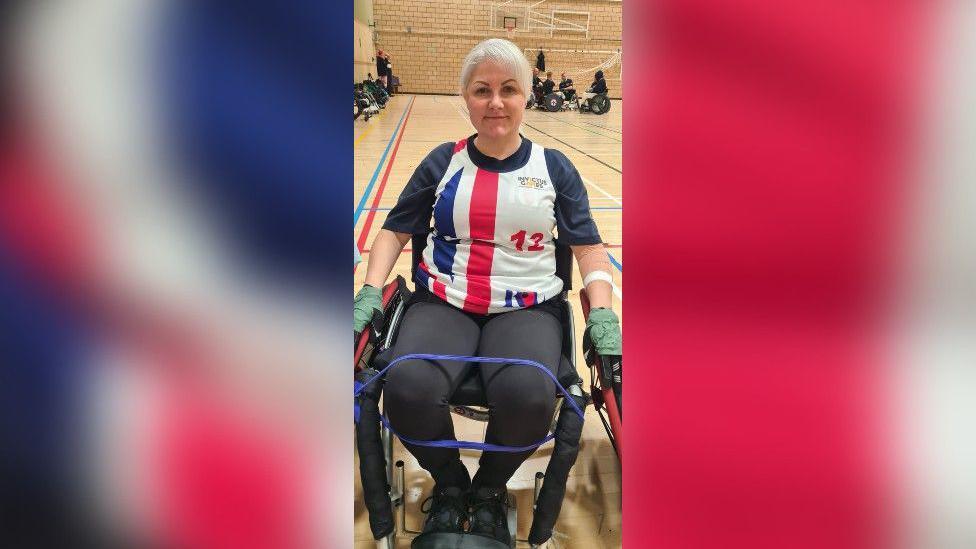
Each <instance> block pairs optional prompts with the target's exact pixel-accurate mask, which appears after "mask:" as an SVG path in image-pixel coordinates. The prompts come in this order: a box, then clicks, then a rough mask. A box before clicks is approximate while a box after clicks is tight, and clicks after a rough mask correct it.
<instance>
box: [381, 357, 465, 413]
mask: <svg viewBox="0 0 976 549" xmlns="http://www.w3.org/2000/svg"><path fill="white" fill-rule="evenodd" d="M431 370H432V369H431V368H430V367H429V364H428V363H426V362H424V361H420V360H410V361H404V362H403V363H401V364H399V365H397V367H396V368H393V369H391V370H390V372H389V373H388V374H387V376H386V381H385V383H384V385H383V394H384V399H385V401H386V403H387V406H388V407H390V408H393V409H397V410H402V409H410V410H411V411H414V410H416V411H422V410H424V409H427V408H436V407H438V406H443V405H444V404H445V403H446V400H447V396H448V395H447V393H448V392H449V391H450V383H449V381H448V380H447V379H440V380H439V379H438V377H439V372H436V371H431Z"/></svg>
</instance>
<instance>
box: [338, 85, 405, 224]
mask: <svg viewBox="0 0 976 549" xmlns="http://www.w3.org/2000/svg"><path fill="white" fill-rule="evenodd" d="M416 99H417V98H416V97H412V98H411V99H410V102H409V103H407V106H406V108H404V109H403V114H401V115H400V121H399V122H397V125H396V129H395V130H393V135H391V136H390V141H389V143H387V144H386V150H384V151H383V156H381V157H380V162H379V164H377V165H376V169H375V170H374V171H373V177H370V178H369V185H366V191H365V192H364V193H363V197H362V198H361V199H359V205H358V206H356V210H355V211H354V212H353V215H352V226H353V227H355V226H356V223H358V222H359V216H360V215H362V214H363V210H364V209H365V208H366V200H367V199H368V198H369V195H370V194H371V193H372V192H373V185H375V184H376V177H377V176H379V174H380V168H382V167H383V163H384V162H386V155H387V153H389V152H390V147H391V146H392V145H393V141H395V140H396V136H397V133H399V132H400V126H401V125H403V118H404V117H405V116H407V111H409V110H410V105H413V102H414V100H416Z"/></svg>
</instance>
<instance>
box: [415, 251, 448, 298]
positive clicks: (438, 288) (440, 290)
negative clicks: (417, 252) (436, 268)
mask: <svg viewBox="0 0 976 549" xmlns="http://www.w3.org/2000/svg"><path fill="white" fill-rule="evenodd" d="M418 267H419V268H420V269H421V270H423V271H424V272H425V273H427V276H429V277H430V280H431V282H432V283H433V284H431V285H432V286H433V287H434V295H436V296H437V297H439V298H441V299H443V300H444V301H447V286H445V285H444V283H443V282H441V281H440V280H437V277H436V276H435V275H434V273H432V272H430V268H429V267H427V263H425V262H423V261H421V262H420V264H419V265H418Z"/></svg>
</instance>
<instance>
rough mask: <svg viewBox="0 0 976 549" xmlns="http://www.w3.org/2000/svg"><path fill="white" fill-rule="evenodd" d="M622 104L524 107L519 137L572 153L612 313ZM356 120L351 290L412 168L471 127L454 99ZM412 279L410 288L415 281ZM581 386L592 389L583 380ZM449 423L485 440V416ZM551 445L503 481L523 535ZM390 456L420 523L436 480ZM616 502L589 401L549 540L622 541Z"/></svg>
mask: <svg viewBox="0 0 976 549" xmlns="http://www.w3.org/2000/svg"><path fill="white" fill-rule="evenodd" d="M622 107H623V103H622V101H619V100H614V101H612V107H611V109H610V112H609V113H607V114H605V115H601V116H597V115H593V114H590V113H585V114H580V113H578V112H575V111H563V112H557V113H549V112H545V111H540V110H534V109H533V110H528V111H526V112H525V119H524V121H523V124H522V135H524V136H525V137H526V138H528V139H530V140H532V141H533V142H536V143H539V144H540V145H542V146H544V147H547V148H554V149H559V150H560V151H562V152H563V153H565V154H566V156H568V157H569V159H570V160H571V161H572V162H573V164H575V165H576V168H577V169H578V170H579V172H580V174H581V175H582V177H583V181H584V183H585V184H586V190H587V192H588V194H589V198H590V208H591V210H592V212H593V218H594V219H595V220H596V223H597V226H598V227H599V229H600V235H601V236H602V237H603V241H604V242H605V243H606V245H607V252H608V253H609V255H610V258H611V262H612V263H613V265H614V272H613V276H614V282H615V285H616V288H615V290H614V293H615V297H614V310H616V311H617V313H618V314H620V312H621V302H620V300H621V299H622V298H623V296H622V294H621V293H620V291H619V287H620V286H621V275H622V270H623V248H622V245H621V214H622V208H623V200H622V198H621V189H622V175H623V174H622V171H623V162H622V146H621V141H622V126H623V123H622V110H623V109H622ZM354 127H355V136H354V139H355V183H354V184H355V193H354V200H355V204H353V208H354V220H355V221H354V224H355V236H356V239H357V242H358V243H359V246H360V250H362V251H363V260H364V263H363V264H362V265H360V266H359V268H357V269H356V271H355V286H354V291H355V289H358V288H359V287H360V286H361V285H362V283H363V279H364V277H365V274H366V268H365V267H366V265H365V261H367V260H368V258H369V246H370V244H371V243H372V240H373V238H374V237H375V235H376V233H377V232H378V231H379V229H380V227H381V226H382V225H383V221H384V220H385V218H386V214H387V212H388V211H389V209H390V208H391V207H393V205H394V204H395V203H396V199H397V196H398V195H399V194H400V191H401V190H402V189H403V186H404V185H405V184H406V182H407V180H408V179H409V178H410V175H411V174H412V173H413V171H414V169H415V168H416V167H417V165H418V164H419V163H420V161H421V160H422V159H423V158H424V157H425V156H426V155H427V153H429V152H430V150H431V149H433V148H434V147H436V146H437V145H439V144H441V143H444V142H447V141H457V140H459V139H461V138H464V137H467V136H469V135H471V134H472V133H474V130H473V128H472V126H471V124H470V122H469V120H468V117H467V114H466V111H465V108H464V101H463V100H462V99H461V98H460V97H449V96H435V95H418V96H413V95H406V94H402V95H397V96H395V97H393V98H392V99H391V100H390V102H389V103H388V104H387V106H386V109H384V110H383V111H382V113H381V114H380V115H378V116H375V117H373V118H370V120H369V121H368V122H365V121H363V120H362V119H361V118H360V119H359V120H356V121H355V122H354ZM408 248H409V245H408ZM574 269H575V266H574ZM397 274H402V275H403V276H404V278H406V279H407V280H408V281H410V254H409V253H404V254H402V255H401V257H400V260H399V261H398V262H397V264H396V266H395V267H394V270H393V273H392V275H391V279H392V278H393V277H394V276H396V275H397ZM580 283H581V281H580V277H579V273H578V272H575V274H574V283H573V285H574V289H573V291H571V292H570V301H571V302H572V304H573V307H574V309H575V317H576V341H577V345H579V342H580V341H582V333H583V327H584V323H583V313H582V310H581V309H580V305H579V290H580ZM410 286H411V287H412V286H413V284H412V281H410ZM621 320H623V319H622V318H621ZM577 352H578V353H579V355H580V357H579V358H578V360H579V363H578V364H577V369H578V370H579V373H580V376H581V377H582V378H583V379H584V381H585V382H586V385H588V383H589V372H588V370H587V368H586V366H585V364H583V363H582V358H581V355H582V352H581V351H580V350H579V349H577ZM586 390H587V391H589V387H588V386H587V387H586ZM454 423H455V429H456V434H457V436H458V437H459V438H461V439H465V440H483V437H484V427H485V424H484V423H479V422H475V421H471V420H468V419H465V418H460V417H458V416H454ZM551 447H552V443H548V444H546V445H544V446H542V447H541V448H540V449H539V450H538V451H537V452H536V454H535V455H533V456H532V457H530V458H529V459H528V460H527V461H526V462H525V463H524V464H523V465H522V467H521V468H519V470H518V471H517V472H516V474H515V477H514V478H513V479H512V480H511V481H510V482H509V483H508V489H509V491H510V492H511V493H513V494H515V496H516V499H517V502H518V503H517V505H518V510H519V526H518V537H519V538H520V539H524V538H525V537H526V536H527V535H528V529H529V525H530V524H531V509H532V490H533V480H534V476H535V473H536V472H538V471H545V468H546V464H547V462H548V456H549V453H550V451H551ZM395 455H396V457H395V459H402V460H404V462H405V463H406V487H405V492H406V504H407V526H408V527H409V528H411V529H414V530H418V529H420V527H421V525H422V523H423V518H424V515H423V514H422V513H421V512H420V504H421V502H422V501H423V499H424V498H426V497H427V496H428V495H429V494H430V491H431V489H432V487H433V481H432V480H431V479H430V477H429V475H428V474H427V473H426V472H425V471H424V470H423V469H421V468H420V467H419V465H417V463H416V461H415V460H414V459H413V457H412V456H411V455H410V454H409V453H408V452H406V451H405V450H404V449H403V446H402V445H400V444H399V442H397V443H396V444H395ZM461 456H462V460H463V461H464V463H465V464H466V465H467V466H468V470H469V471H471V472H472V474H473V473H474V471H475V470H476V469H477V463H478V456H479V453H478V452H475V451H469V450H462V451H461ZM355 477H356V501H355V521H356V522H355V540H356V545H355V547H356V549H366V548H372V547H375V546H376V545H375V542H374V541H373V539H372V536H371V534H370V531H369V524H368V522H367V516H366V509H365V507H364V506H363V503H362V498H361V488H360V485H359V473H358V462H357V470H356V475H355ZM620 501H621V474H620V464H619V463H618V461H617V458H616V455H615V454H614V452H613V448H612V447H611V445H610V442H609V440H608V439H607V436H606V433H605V432H604V430H603V425H602V424H601V423H600V419H599V418H598V417H597V415H596V413H595V412H594V411H593V409H592V407H590V408H587V413H586V423H585V426H584V429H583V439H582V441H581V445H580V454H579V458H578V460H577V462H576V466H575V467H574V468H573V470H572V471H571V473H570V478H569V482H568V484H567V489H566V498H565V500H564V502H563V507H562V511H561V512H560V515H559V521H558V522H557V523H556V529H555V534H554V535H553V539H552V540H550V542H549V543H548V544H547V545H546V546H545V547H549V548H580V549H583V548H587V549H589V548H598V547H606V548H618V547H620V544H621V506H620ZM409 545H410V540H409V539H408V538H406V537H405V536H402V537H398V540H397V547H404V548H405V547H409ZM519 545H520V547H521V546H523V544H519ZM527 546H528V545H525V547H527Z"/></svg>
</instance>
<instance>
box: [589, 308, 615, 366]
mask: <svg viewBox="0 0 976 549" xmlns="http://www.w3.org/2000/svg"><path fill="white" fill-rule="evenodd" d="M586 329H587V330H588V331H589V333H590V340H591V341H592V342H593V348H595V349H596V352H597V353H599V354H600V355H602V356H608V355H617V356H620V355H622V354H623V342H622V339H621V335H620V320H619V319H618V318H617V313H614V312H613V310H612V309H607V308H604V307H599V308H597V309H590V316H589V317H587V319H586Z"/></svg>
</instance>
